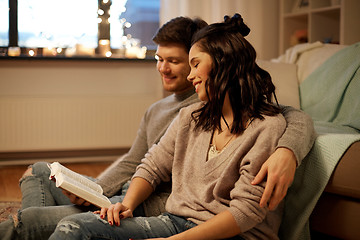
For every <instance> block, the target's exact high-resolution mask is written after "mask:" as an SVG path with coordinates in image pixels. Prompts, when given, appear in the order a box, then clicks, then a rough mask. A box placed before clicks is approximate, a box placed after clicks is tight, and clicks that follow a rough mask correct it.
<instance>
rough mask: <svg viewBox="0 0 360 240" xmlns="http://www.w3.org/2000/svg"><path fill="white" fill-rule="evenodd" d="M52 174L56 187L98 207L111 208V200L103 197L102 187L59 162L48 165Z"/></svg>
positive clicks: (51, 178) (51, 177)
mask: <svg viewBox="0 0 360 240" xmlns="http://www.w3.org/2000/svg"><path fill="white" fill-rule="evenodd" d="M48 166H49V168H50V170H51V173H50V177H49V179H50V180H55V182H56V187H59V188H62V189H64V190H66V191H68V192H71V193H72V194H74V195H76V196H78V197H80V198H82V199H84V200H86V201H88V202H89V203H92V204H94V205H95V206H98V207H109V206H110V204H111V202H110V200H109V199H108V198H107V197H105V196H104V195H103V190H102V188H101V186H100V185H99V184H97V183H95V182H93V181H91V180H90V179H88V178H86V177H84V176H82V175H80V174H78V173H76V172H74V171H71V170H70V169H68V168H66V167H64V166H63V165H61V164H60V163H58V162H54V163H52V164H48Z"/></svg>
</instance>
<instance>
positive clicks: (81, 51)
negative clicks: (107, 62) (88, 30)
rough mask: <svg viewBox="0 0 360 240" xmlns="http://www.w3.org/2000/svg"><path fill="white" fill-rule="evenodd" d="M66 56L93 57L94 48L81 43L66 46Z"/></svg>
mask: <svg viewBox="0 0 360 240" xmlns="http://www.w3.org/2000/svg"><path fill="white" fill-rule="evenodd" d="M65 56H66V57H76V56H78V57H94V56H95V49H94V48H91V47H86V46H84V45H82V44H76V45H75V47H73V48H67V49H66V50H65Z"/></svg>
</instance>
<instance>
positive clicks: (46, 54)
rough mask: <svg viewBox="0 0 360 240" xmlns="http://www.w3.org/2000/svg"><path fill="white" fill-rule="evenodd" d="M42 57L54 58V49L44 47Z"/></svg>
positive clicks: (55, 53)
mask: <svg viewBox="0 0 360 240" xmlns="http://www.w3.org/2000/svg"><path fill="white" fill-rule="evenodd" d="M42 55H43V56H44V57H55V56H56V55H57V52H56V49H55V48H53V47H45V48H43V50H42Z"/></svg>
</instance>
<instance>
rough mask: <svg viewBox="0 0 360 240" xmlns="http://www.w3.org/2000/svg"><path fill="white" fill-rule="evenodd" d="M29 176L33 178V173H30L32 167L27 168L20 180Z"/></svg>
mask: <svg viewBox="0 0 360 240" xmlns="http://www.w3.org/2000/svg"><path fill="white" fill-rule="evenodd" d="M29 176H34V175H33V173H32V167H29V168H28V169H27V170H26V171H25V172H24V174H23V175H22V178H25V177H29Z"/></svg>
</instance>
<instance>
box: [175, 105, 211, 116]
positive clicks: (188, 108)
mask: <svg viewBox="0 0 360 240" xmlns="http://www.w3.org/2000/svg"><path fill="white" fill-rule="evenodd" d="M204 105H205V103H204V102H196V103H193V104H191V105H189V106H186V107H183V108H182V109H181V110H180V113H179V115H181V116H186V115H188V114H191V113H192V112H194V111H195V110H198V109H200V108H201V107H203V106H204Z"/></svg>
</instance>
